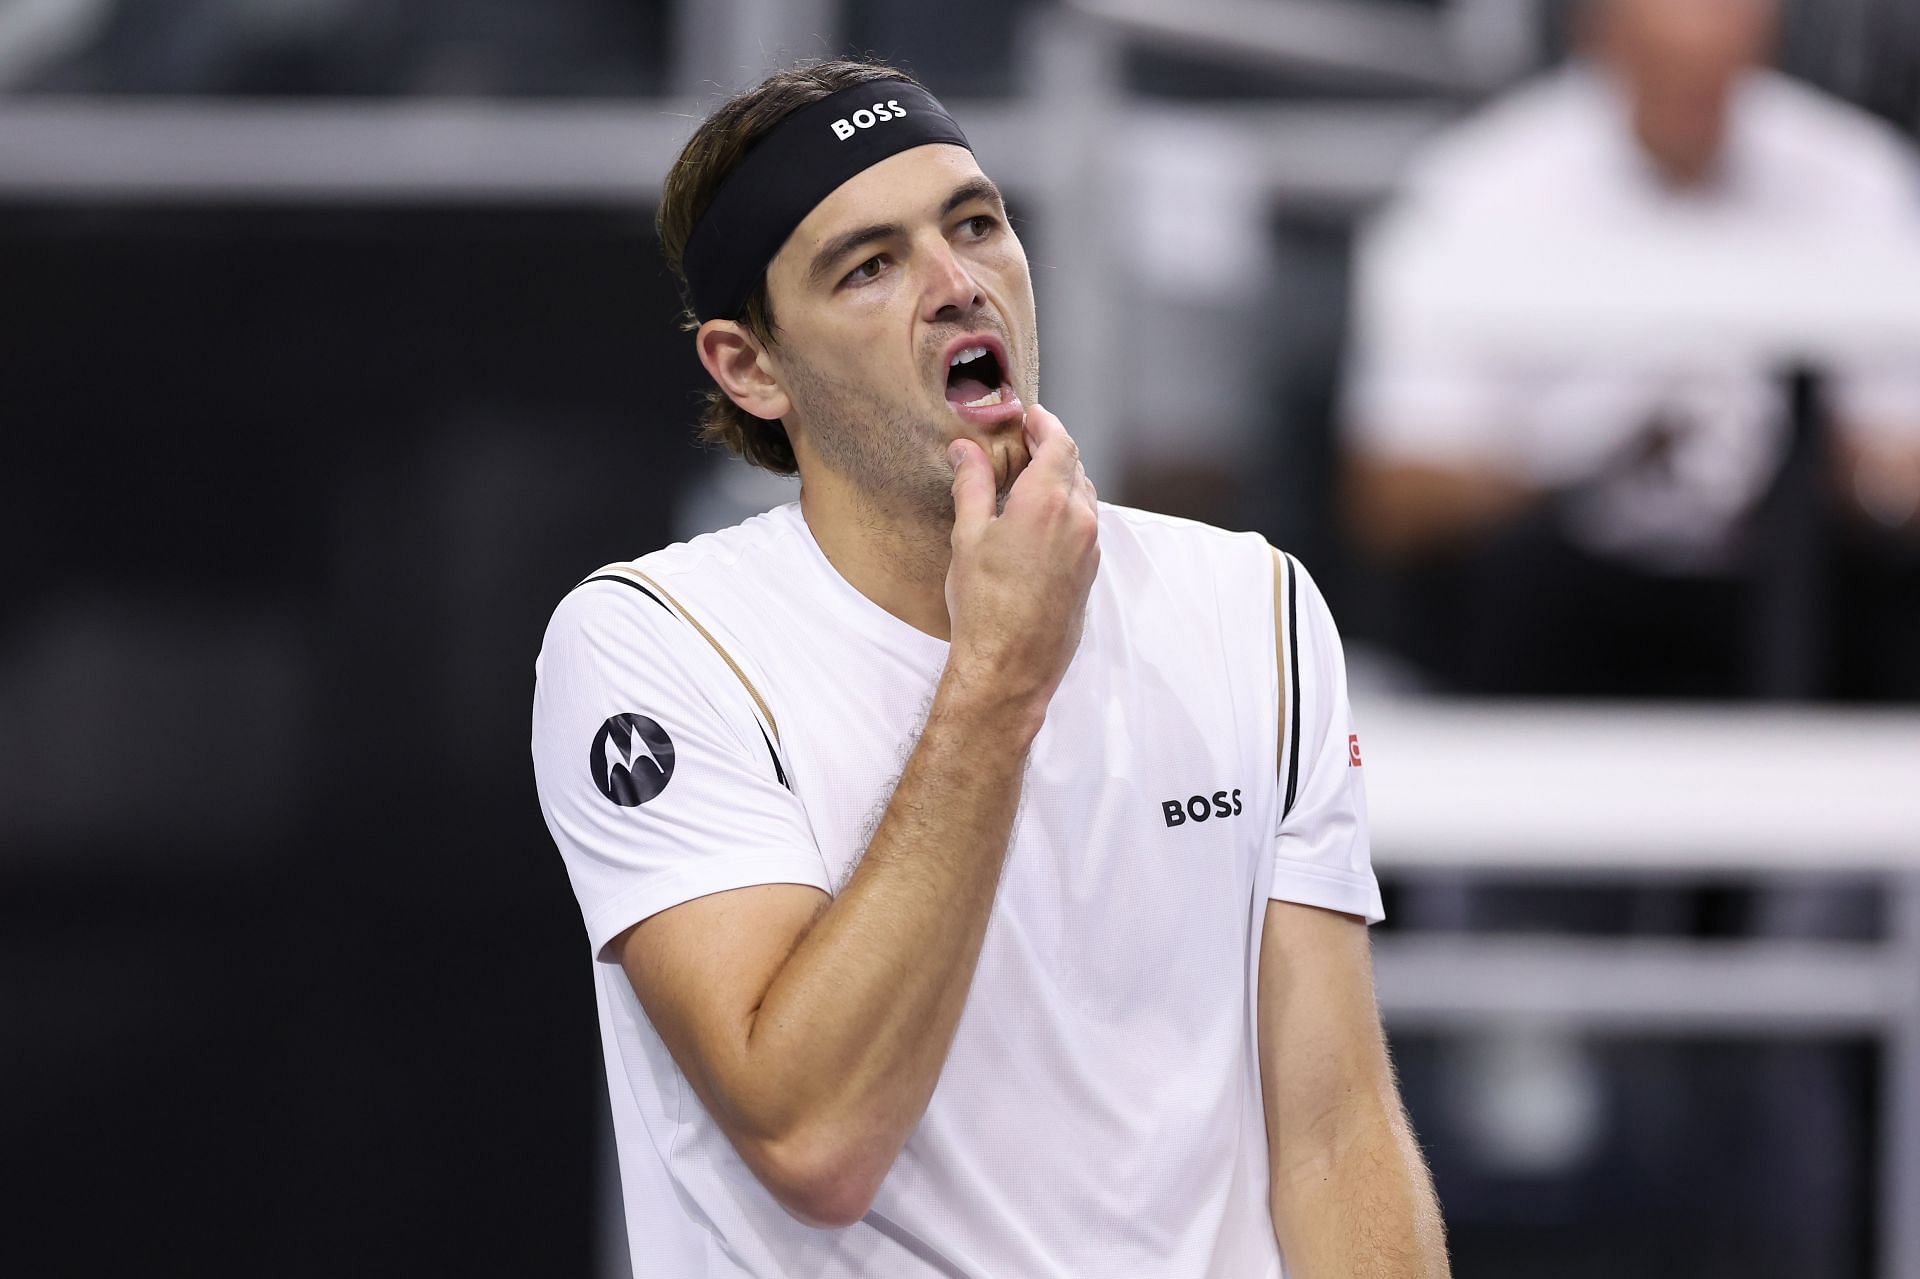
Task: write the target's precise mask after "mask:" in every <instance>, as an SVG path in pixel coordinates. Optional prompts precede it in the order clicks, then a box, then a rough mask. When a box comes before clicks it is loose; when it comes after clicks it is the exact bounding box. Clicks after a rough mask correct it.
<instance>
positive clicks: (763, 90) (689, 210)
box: [655, 59, 913, 475]
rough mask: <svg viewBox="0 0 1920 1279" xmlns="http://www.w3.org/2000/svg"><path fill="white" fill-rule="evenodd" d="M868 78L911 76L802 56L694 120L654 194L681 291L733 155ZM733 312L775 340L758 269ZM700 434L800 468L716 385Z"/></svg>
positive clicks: (782, 432)
mask: <svg viewBox="0 0 1920 1279" xmlns="http://www.w3.org/2000/svg"><path fill="white" fill-rule="evenodd" d="M874 80H905V81H908V82H909V83H912V82H913V77H912V76H910V75H908V74H907V73H906V72H904V71H902V70H900V69H899V68H897V67H890V66H887V65H886V64H885V63H881V62H872V61H865V60H857V59H840V60H836V61H831V62H811V63H803V64H801V65H800V66H797V67H793V68H790V69H789V70H786V71H779V72H775V73H774V74H773V75H771V76H768V77H767V78H766V79H765V80H763V81H761V82H760V83H759V84H758V85H756V86H755V87H753V88H751V89H748V90H747V91H745V92H744V93H739V94H736V95H734V96H733V97H731V98H729V99H727V101H726V102H725V103H723V104H722V105H721V106H720V108H719V109H718V110H716V111H715V112H714V113H713V114H712V115H710V116H708V117H707V118H706V119H705V120H703V121H702V122H701V124H700V127H699V128H698V129H696V130H694V134H693V137H691V138H690V139H688V140H687V145H686V146H685V147H684V148H682V150H681V152H680V158H679V159H677V160H675V161H674V162H673V168H672V169H671V170H670V171H669V172H668V173H667V184H666V188H665V190H664V191H662V193H661V196H660V214H659V217H658V219H657V220H656V222H655V226H656V228H657V229H658V230H659V232H660V247H661V249H662V250H663V251H664V252H665V253H666V255H667V265H668V266H669V267H671V268H672V270H673V278H674V279H675V280H676V281H678V283H679V285H680V293H681V296H682V297H683V298H685V297H687V296H688V293H687V276H686V268H685V265H684V257H685V254H686V250H687V239H688V237H690V236H691V235H692V234H693V228H694V225H695V224H696V223H698V222H699V220H700V216H701V214H703V213H705V212H706V211H707V206H708V205H709V204H711V203H712V201H713V194H714V192H715V191H717V190H718V189H719V187H720V184H721V182H723V181H725V180H726V177H727V175H728V174H729V173H732V172H733V170H734V168H735V167H736V166H737V165H738V164H739V163H740V160H741V158H742V157H743V156H745V155H746V153H747V149H748V148H749V147H751V146H752V145H753V144H754V143H755V142H757V141H759V140H760V139H761V138H762V137H764V136H765V135H766V133H767V132H768V130H770V129H772V128H773V126H775V125H776V124H779V123H780V121H782V120H784V119H786V118H787V117H788V116H789V115H791V114H793V113H794V112H795V111H798V110H799V109H800V108H801V107H804V106H809V105H811V104H813V103H815V102H818V101H819V100H820V99H822V98H824V97H827V96H828V95H829V94H834V93H838V92H839V91H840V90H842V89H850V88H852V87H853V86H854V85H857V84H866V83H869V82H870V81H874ZM740 319H741V322H742V323H744V324H745V325H746V326H747V328H748V329H750V330H751V331H752V332H753V334H754V336H756V337H758V338H759V339H760V340H761V341H763V342H766V343H769V344H771V343H772V342H773V341H774V335H775V334H776V333H777V332H778V331H779V330H778V327H777V326H776V325H775V323H774V318H773V307H772V304H771V303H770V302H769V301H768V299H767V280H766V276H765V275H764V274H763V275H762V276H761V277H760V282H759V283H758V284H756V285H755V286H754V289H753V292H752V294H750V295H749V296H748V298H747V305H746V307H745V309H744V310H743V311H742V312H741V315H740ZM681 323H682V327H684V328H687V329H696V328H699V327H700V322H699V320H698V319H697V318H696V317H695V316H694V314H693V309H692V308H691V307H688V308H687V309H686V311H685V313H684V315H683V317H682V321H681ZM700 438H701V439H703V440H706V441H707V442H709V443H712V444H723V445H725V446H726V447H727V448H728V449H731V450H732V451H733V452H735V453H737V454H739V455H740V456H741V457H743V458H745V459H746V460H747V461H749V462H751V463H753V465H755V466H763V467H765V468H766V469H767V470H769V471H772V472H774V473H775V474H777V475H792V474H793V473H794V472H795V471H796V470H798V469H799V467H798V465H797V464H796V463H795V462H794V460H793V444H792V442H791V441H789V440H788V439H787V429H786V427H784V426H782V425H781V424H780V423H778V422H768V421H765V420H763V419H761V418H757V417H755V416H753V414H751V413H748V412H747V411H746V410H745V409H742V408H741V407H740V406H739V405H737V404H735V403H734V402H733V401H732V400H731V399H729V398H728V397H727V393H726V392H725V391H723V390H721V389H720V388H719V387H714V388H713V389H712V390H710V391H708V392H707V401H706V406H705V408H704V409H702V411H701V414H700Z"/></svg>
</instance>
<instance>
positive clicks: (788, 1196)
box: [748, 1139, 885, 1230]
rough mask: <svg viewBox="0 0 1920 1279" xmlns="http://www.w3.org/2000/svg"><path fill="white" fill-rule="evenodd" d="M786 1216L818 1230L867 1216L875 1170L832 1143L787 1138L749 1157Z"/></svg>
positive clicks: (880, 1174)
mask: <svg viewBox="0 0 1920 1279" xmlns="http://www.w3.org/2000/svg"><path fill="white" fill-rule="evenodd" d="M748 1166H749V1167H750V1168H752V1170H753V1173H754V1175H755V1176H756V1177H757V1178H759V1181H760V1184H761V1185H763V1186H765V1187H766V1188H767V1191H768V1193H770V1194H771V1195H772V1196H773V1197H774V1199H775V1200H777V1201H778V1202H779V1204H780V1206H781V1207H782V1208H784V1209H785V1210H786V1212H787V1215H788V1216H790V1217H792V1218H793V1219H794V1220H795V1221H798V1222H800V1223H801V1224H802V1225H806V1226H811V1227H813V1228H814V1229H816V1230H840V1229H844V1228H845V1227H847V1226H851V1225H853V1224H854V1223H855V1222H857V1221H859V1220H861V1219H862V1218H863V1217H865V1216H866V1215H867V1212H868V1211H869V1210H870V1209H871V1208H872V1207H873V1200H874V1197H875V1196H876V1195H878V1194H879V1192H880V1182H881V1180H882V1178H883V1177H884V1176H885V1169H881V1170H880V1171H879V1172H878V1173H876V1172H874V1171H873V1170H872V1169H871V1168H870V1167H868V1166H866V1165H865V1164H864V1163H863V1162H862V1161H861V1160H858V1159H856V1158H854V1157H852V1156H851V1155H849V1154H848V1153H847V1152H845V1151H844V1149H842V1148H841V1147H839V1146H838V1145H837V1144H835V1143H829V1142H823V1141H818V1140H815V1141H801V1140H794V1139H788V1140H783V1141H780V1142H776V1143H772V1144H769V1145H768V1146H766V1147H764V1148H762V1149H761V1150H760V1151H759V1152H758V1154H757V1155H756V1157H754V1158H752V1159H750V1160H748Z"/></svg>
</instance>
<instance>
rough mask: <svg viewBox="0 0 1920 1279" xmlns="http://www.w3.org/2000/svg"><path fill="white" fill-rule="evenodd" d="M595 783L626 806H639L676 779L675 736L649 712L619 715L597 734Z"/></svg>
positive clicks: (591, 758) (592, 759)
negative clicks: (674, 772) (674, 767)
mask: <svg viewBox="0 0 1920 1279" xmlns="http://www.w3.org/2000/svg"><path fill="white" fill-rule="evenodd" d="M587 768H588V769H589V770H591V771H592V773H593V784H594V785H595V786H598V787H599V788H600V793H601V794H602V795H605V796H606V797H607V798H608V799H610V800H612V801H613V802H614V803H616V804H618V805H620V807H622V808H638V807H639V806H640V805H642V804H644V803H646V802H647V801H648V800H650V799H652V798H653V797H654V796H656V795H658V794H659V793H660V792H661V791H663V790H665V789H666V788H667V783H668V782H670V781H672V780H673V739H672V738H671V737H668V736H667V730H666V729H664V728H662V727H660V725H658V724H657V723H655V722H654V721H653V720H650V719H648V718H647V717H646V716H645V715H634V714H631V713H629V714H625V715H615V716H614V717H613V718H612V719H610V720H608V721H607V722H606V723H604V724H602V725H601V726H600V731H599V732H598V733H595V734H594V735H593V750H592V751H591V752H589V754H588V755H587Z"/></svg>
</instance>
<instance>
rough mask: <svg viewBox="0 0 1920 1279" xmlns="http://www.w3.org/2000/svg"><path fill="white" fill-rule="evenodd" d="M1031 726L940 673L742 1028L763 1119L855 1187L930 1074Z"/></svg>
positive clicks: (958, 993) (915, 1111)
mask: <svg viewBox="0 0 1920 1279" xmlns="http://www.w3.org/2000/svg"><path fill="white" fill-rule="evenodd" d="M1038 724H1039V715H1038V713H1035V712H1033V711H1031V710H1028V709H1026V708H1023V707H1020V706H1017V705H1015V706H1009V705H1006V704H1003V703H996V702H995V701H993V700H990V699H987V698H982V697H978V696H974V695H972V694H971V693H970V692H969V691H968V690H967V688H966V687H965V685H964V682H963V681H961V680H958V679H956V678H953V677H951V676H950V677H949V678H948V679H945V680H943V681H942V684H941V687H940V690H939V691H938V693H937V694H936V695H935V698H934V702H933V706H932V708H931V710H930V712H929V715H928V719H927V723H926V726H925V728H924V729H923V730H922V732H921V735H920V740H919V742H918V744H917V745H916V747H915V748H914V751H913V753H912V755H911V756H910V757H909V759H908V761H907V764H906V767H905V769H904V770H903V771H902V774H901V777H900V780H899V782H898V784H897V785H896V787H895V789H894V793H893V796H892V798H891V800H890V801H889V803H888V805H887V807H886V811H885V813H884V814H883V816H882V818H881V820H880V822H879V824H878V826H877V828H876V829H875V831H874V834H873V837H872V839H871V840H870V841H869V843H868V846H867V848H866V850H865V852H864V854H863V855H862V857H861V860H860V863H859V866H858V867H857V868H856V870H855V871H854V873H853V875H852V877H851V878H850V879H849V881H848V882H847V884H846V886H845V888H844V889H843V890H842V891H841V892H840V893H839V894H838V896H837V897H836V898H835V899H834V901H833V903H832V904H831V905H830V906H829V907H828V908H827V909H826V911H825V912H824V913H823V914H822V915H821V916H820V917H819V919H818V920H817V921H816V922H815V923H814V925H813V926H812V927H811V928H810V929H809V930H808V932H807V933H806V935H805V936H804V937H803V938H802V939H801V941H800V942H799V944H798V945H797V946H796V947H795V948H794V951H793V953H792V955H791V956H790V957H789V958H788V959H787V961H786V963H785V964H784V966H783V967H782V968H781V969H780V971H779V973H778V974H777V975H776V976H775V978H774V981H773V983H772V984H771V985H770V986H769V988H768V990H767V992H766V996H765V998H764V999H763V1001H762V1003H761V1006H760V1008H759V1010H758V1011H757V1012H756V1014H755V1016H754V1019H753V1022H752V1024H751V1026H750V1029H749V1032H748V1043H747V1052H748V1055H749V1058H750V1060H751V1061H752V1063H753V1070H752V1074H753V1076H754V1077H755V1078H756V1079H757V1080H758V1081H759V1088H758V1091H760V1092H761V1095H762V1096H763V1097H764V1098H766V1099H768V1103H769V1104H770V1105H771V1106H774V1107H776V1108H777V1110H778V1118H777V1119H775V1120H774V1121H773V1122H771V1123H769V1124H768V1127H769V1128H770V1129H771V1130H773V1131H779V1132H783V1133H788V1134H798V1135H799V1140H800V1141H801V1142H802V1143H803V1144H805V1145H806V1146H808V1147H809V1148H810V1149H811V1150H812V1151H813V1152H814V1153H813V1155H812V1156H811V1160H812V1161H813V1162H816V1163H818V1162H825V1163H828V1164H830V1165H832V1166H834V1167H836V1168H840V1169H843V1170H845V1172H844V1174H843V1175H846V1176H848V1177H850V1178H851V1179H852V1180H854V1181H856V1182H859V1181H866V1180H873V1181H877V1179H878V1178H879V1177H880V1176H882V1175H884V1173H885V1170H886V1169H887V1168H888V1167H889V1166H890V1165H891V1164H892V1162H893V1160H894V1158H895V1156H896V1155H897V1154H898V1153H899V1150H900V1147H901V1145H903V1144H904V1143H905V1141H906V1138H907V1136H908V1135H909V1134H910V1133H911V1132H912V1130H913V1127H914V1125H915V1124H917V1123H918V1122H919V1119H920V1116H921V1114H922V1113H923V1112H924V1111H925V1109H926V1106H927V1102H928V1099H929V1098H930V1097H931V1096H932V1093H933V1088H934V1084H935V1083H936V1082H937V1081H938V1079H939V1076H940V1070H941V1066H942V1064H943V1063H944V1062H945V1060H946V1055H947V1050H948V1048H949V1047H950V1045H951V1044H952V1041H953V1035H954V1030H955V1028H956V1026H957V1025H958V1023H959V1020H960V1013H961V1010H962V1009H963V1008H964V1007H965V1004H966V997H967V990H968V988H969V986H970V985H971V983H972V979H973V972H974V968H975V965H976V962H977V961H978V959H979V955H980V947H981V943H982V940H983V938H984V936H985V933H986V927H987V920H988V918H989V915H990V914H991V911H992V908H993V901H994V895H995V891H996V888H997V886H998V883H999V878H1000V870H1001V867H1002V865H1003V863H1004V861H1005V857H1006V848H1007V841H1008V838H1009V836H1010V833H1011V831H1012V826H1013V818H1014V813H1015V810H1016V808H1017V807H1018V805H1019V799H1020V778H1021V774H1022V771H1023V770H1024V766H1025V760H1026V755H1027V749H1028V747H1029V745H1030V744H1031V741H1032V737H1033V734H1034V732H1035V731H1037V729H1038ZM823 1151H824V1152H830V1153H824V1154H823V1153H821V1152H823Z"/></svg>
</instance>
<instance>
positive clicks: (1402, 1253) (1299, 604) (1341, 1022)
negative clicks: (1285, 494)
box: [1259, 553, 1447, 1279]
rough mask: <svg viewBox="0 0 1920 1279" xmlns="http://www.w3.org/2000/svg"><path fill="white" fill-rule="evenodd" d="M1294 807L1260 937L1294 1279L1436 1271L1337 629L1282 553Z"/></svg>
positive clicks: (1281, 1206)
mask: <svg viewBox="0 0 1920 1279" xmlns="http://www.w3.org/2000/svg"><path fill="white" fill-rule="evenodd" d="M1274 638H1275V645H1274V647H1275V650H1276V654H1275V655H1276V657H1277V658H1278V664H1279V675H1280V681H1279V686H1280V689H1281V696H1282V714H1281V724H1280V726H1279V728H1280V733H1279V743H1278V745H1279V757H1278V761H1277V763H1278V765H1279V767H1280V769H1281V774H1280V776H1281V784H1282V794H1283V796H1284V802H1283V804H1282V812H1281V813H1280V815H1279V823H1278V826H1277V828H1276V830H1275V835H1274V865H1273V880H1272V886H1271V889H1270V891H1269V894H1268V895H1269V896H1270V897H1271V898H1272V899H1273V900H1271V901H1269V902H1268V903H1267V908H1266V911H1267V913H1266V920H1265V923H1264V925H1263V927H1262V930H1261V934H1260V973H1259V982H1260V992H1259V1037H1260V1082H1261V1095H1262V1096H1263V1098H1264V1099H1265V1108H1266V1119H1267V1149H1268V1151H1269V1154H1268V1167H1269V1170H1270V1172H1271V1174H1272V1190H1271V1206H1272V1210H1273V1229H1274V1236H1275V1238H1277V1239H1278V1240H1279V1242H1280V1249H1281V1251H1282V1253H1284V1254H1285V1256H1286V1260H1287V1274H1288V1275H1289V1276H1290V1279H1436V1277H1442V1279H1443V1277H1444V1276H1445V1275H1446V1274H1447V1251H1446V1238H1445V1230H1444V1227H1443V1226H1442V1225H1441V1220H1440V1205H1439V1203H1438V1202H1437V1201H1436V1199H1435V1197H1434V1193H1433V1181H1432V1179H1431V1178H1430V1177H1429V1176H1428V1175H1427V1169H1426V1165H1425V1164H1424V1163H1423V1162H1422V1160H1421V1158H1420V1149H1419V1147H1418V1146H1417V1145H1415V1144H1414V1140H1413V1131H1412V1128H1411V1127H1410V1125H1409V1124H1408V1123H1407V1116H1406V1111H1405V1110H1404V1109H1403V1108H1402V1107H1401V1105H1400V1092H1399V1089H1398V1087H1397V1086H1396V1085H1395V1083H1394V1079H1393V1067H1392V1066H1391V1065H1390V1064H1389V1062H1388V1060H1387V1044H1386V1037H1385V1035H1384V1034H1383V1033H1382V1031H1381V1028H1380V1010H1379V1006H1378V1004H1377V1003H1376V1001H1375V999H1374V992H1373V958H1372V951H1371V948H1370V946H1369V944H1368V941H1367V925H1368V924H1369V923H1370V922H1373V921H1377V920H1378V919H1380V918H1381V915H1382V910H1381V905H1380V887H1379V884H1378V882H1377V881H1376V880H1375V878H1374V875H1373V867H1372V852H1371V847H1370V841H1369V839H1368V836H1367V800H1366V785H1365V782H1364V780H1363V776H1364V773H1363V770H1362V768H1361V766H1360V763H1361V756H1360V739H1359V738H1358V737H1357V736H1356V735H1355V734H1354V725H1353V712H1352V709H1351V707H1350V706H1349V704H1348V701H1347V672H1346V656H1345V654H1344V652H1343V651H1342V645H1341V643H1340V632H1339V629H1338V628H1337V627H1336V626H1335V625H1334V621H1333V614H1332V612H1331V611H1330V610H1329V609H1328V608H1327V602H1326V599H1325V598H1324V597H1323V596H1322V595H1321V594H1320V590H1319V588H1318V587H1317V586H1316V585H1315V584H1314V581H1313V578H1312V577H1311V576H1310V575H1309V574H1308V573H1307V571H1306V570H1305V569H1304V568H1302V567H1301V566H1300V564H1299V563H1298V562H1297V561H1294V560H1292V559H1291V558H1290V557H1286V556H1282V555H1279V554H1278V553H1276V554H1275V555H1274Z"/></svg>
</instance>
